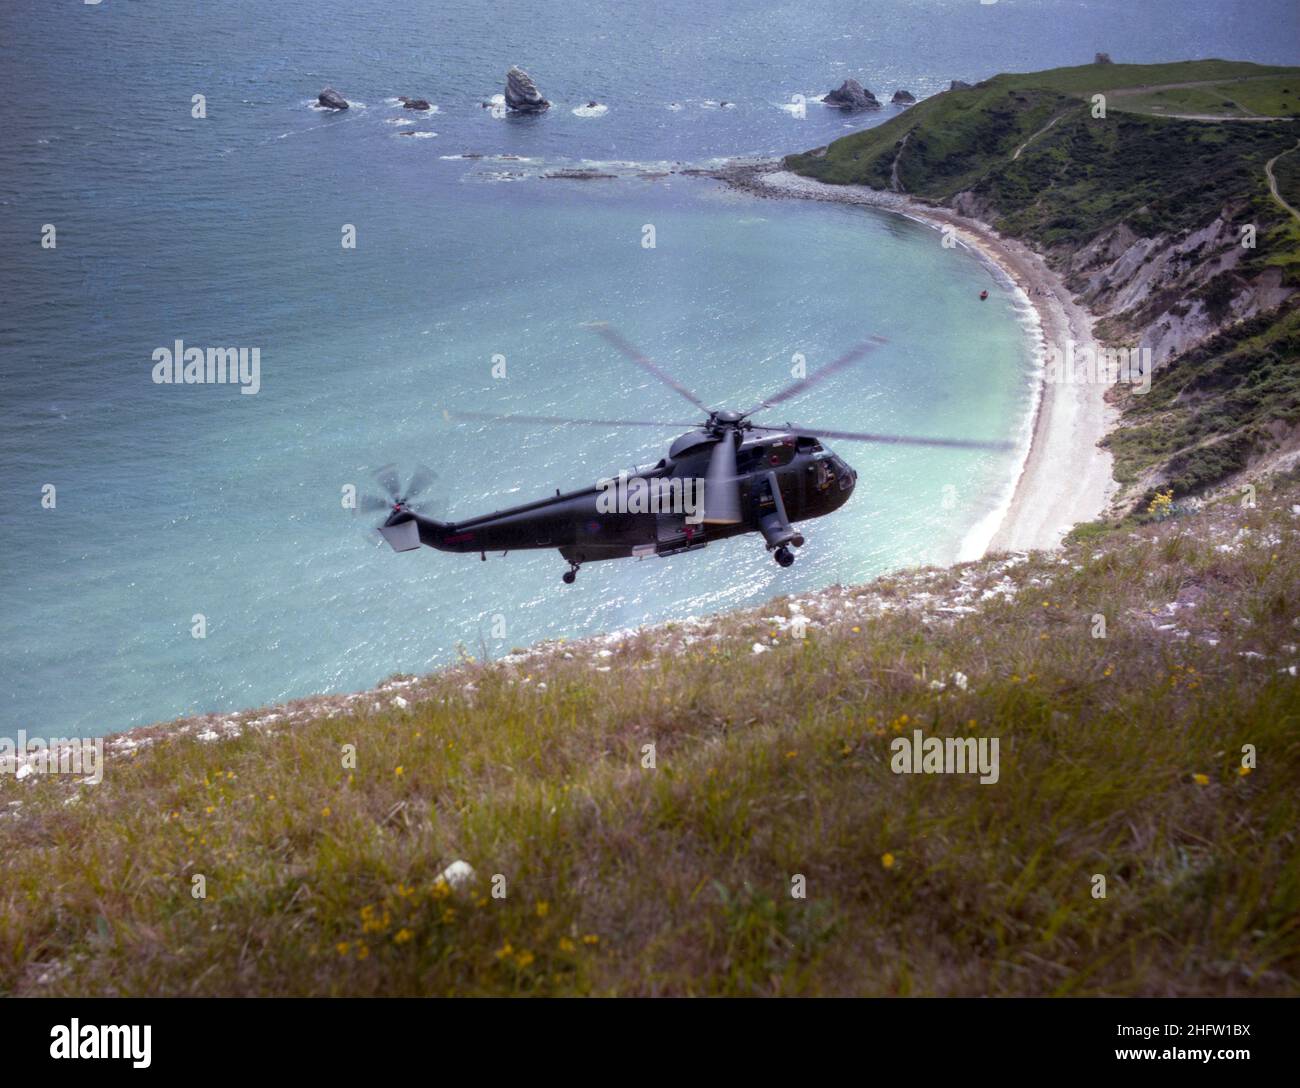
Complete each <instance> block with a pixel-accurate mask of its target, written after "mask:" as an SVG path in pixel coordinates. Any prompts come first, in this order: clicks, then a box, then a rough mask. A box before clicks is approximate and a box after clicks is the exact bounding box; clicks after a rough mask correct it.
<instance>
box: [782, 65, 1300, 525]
mask: <svg viewBox="0 0 1300 1088" xmlns="http://www.w3.org/2000/svg"><path fill="white" fill-rule="evenodd" d="M1096 93H1103V94H1105V95H1106V96H1107V98H1106V103H1107V112H1106V116H1105V117H1096V116H1094V115H1093V109H1092V103H1091V96H1092V95H1093V94H1096ZM1216 102H1217V103H1218V105H1217V106H1216V105H1215V103H1216ZM1297 103H1300V68H1267V67H1263V66H1259V65H1251V64H1240V63H1234V62H1229V61H1219V60H1212V61H1189V62H1183V63H1178V64H1162V65H1124V64H1092V65H1084V66H1079V67H1074V68H1060V69H1054V70H1052V71H1047V72H1035V73H1030V74H1026V75H1000V76H995V77H993V78H992V79H989V80H986V81H984V82H982V83H980V84H978V85H977V86H975V87H972V88H969V89H961V90H956V91H948V92H945V93H943V94H938V95H935V96H934V97H933V98H930V99H927V100H925V101H923V102H921V103H919V104H917V105H916V106H914V107H912V108H911V109H908V110H906V111H904V112H903V113H900V114H899V115H897V116H895V117H893V118H891V119H890V120H889V121H887V122H886V123H885V124H882V125H880V126H878V127H876V128H871V129H867V130H864V131H861V132H856V133H853V134H852V135H850V136H846V137H844V138H843V139H840V140H837V141H835V142H834V143H833V144H831V145H830V146H829V147H826V148H818V149H815V150H813V151H810V152H805V153H801V154H796V155H790V156H788V157H787V159H786V166H787V168H788V169H791V170H794V171H796V172H797V173H801V174H804V175H807V176H810V177H814V178H817V179H819V180H821V181H824V182H827V183H831V184H861V185H869V186H872V187H874V188H881V189H883V188H897V189H900V190H901V191H903V192H905V193H907V194H908V195H909V196H911V197H913V198H914V199H919V200H922V201H928V202H931V203H937V204H946V205H949V206H952V205H953V204H954V202H957V201H958V198H959V195H960V203H961V205H962V207H964V208H970V207H974V208H976V209H977V210H978V213H979V214H980V216H981V217H982V218H985V219H987V220H989V221H990V222H991V223H992V225H993V226H994V227H995V228H996V229H997V230H998V231H999V232H1001V233H1003V234H1005V235H1009V236H1011V237H1014V238H1019V239H1021V240H1023V241H1025V242H1026V243H1028V244H1030V245H1031V246H1033V247H1034V248H1036V249H1037V250H1038V251H1039V252H1041V253H1042V254H1043V255H1044V256H1045V257H1046V258H1047V260H1048V261H1049V262H1050V263H1052V264H1054V265H1055V266H1056V267H1058V268H1062V269H1068V268H1069V267H1070V258H1071V256H1072V255H1073V254H1075V253H1077V252H1079V251H1080V250H1082V249H1083V248H1084V247H1085V246H1087V245H1088V244H1089V243H1091V242H1093V241H1094V240H1096V239H1097V238H1099V237H1100V236H1102V235H1103V234H1105V233H1106V232H1108V231H1112V230H1114V229H1117V228H1121V227H1122V228H1123V229H1124V230H1126V231H1129V232H1131V235H1130V237H1131V236H1136V237H1137V238H1149V239H1154V240H1157V241H1159V240H1161V239H1178V238H1180V237H1182V236H1184V235H1187V234H1189V233H1191V232H1193V231H1197V230H1201V229H1208V228H1210V227H1211V226H1212V225H1213V224H1214V223H1215V222H1216V221H1221V222H1223V223H1229V224H1250V225H1253V226H1254V228H1255V230H1256V235H1257V237H1256V245H1255V247H1254V248H1253V249H1249V250H1245V251H1236V252H1233V253H1232V254H1231V258H1232V259H1228V255H1227V254H1226V252H1225V248H1226V247H1235V245H1236V242H1237V238H1236V234H1235V232H1233V237H1232V238H1231V239H1230V241H1229V242H1227V243H1225V242H1223V241H1220V242H1219V243H1218V245H1219V247H1220V248H1219V249H1217V250H1215V249H1206V247H1205V246H1204V245H1203V246H1201V247H1200V248H1199V249H1197V250H1195V251H1193V252H1191V253H1189V254H1187V255H1186V256H1185V257H1183V258H1180V260H1182V261H1183V262H1184V266H1185V267H1187V268H1192V267H1193V266H1197V265H1200V264H1203V266H1204V267H1203V274H1201V275H1200V276H1199V278H1198V279H1197V280H1196V281H1195V282H1194V283H1193V284H1192V285H1191V286H1189V287H1187V289H1186V293H1185V294H1184V295H1182V296H1181V297H1180V296H1176V295H1175V296H1172V297H1171V296H1170V295H1169V294H1168V292H1167V290H1166V291H1162V292H1156V293H1154V294H1153V295H1152V296H1151V297H1149V298H1146V299H1144V300H1143V302H1142V303H1141V304H1140V305H1137V306H1135V307H1134V308H1133V309H1132V310H1131V311H1130V312H1127V313H1123V314H1110V315H1108V316H1107V317H1106V318H1105V319H1104V320H1102V321H1100V322H1099V323H1098V326H1097V329H1098V332H1099V334H1100V335H1102V336H1104V337H1109V338H1111V339H1112V340H1113V341H1114V342H1116V343H1118V344H1121V345H1124V346H1130V345H1133V344H1136V343H1138V342H1139V341H1140V332H1141V330H1142V328H1143V327H1144V326H1145V325H1146V323H1148V322H1151V321H1160V320H1165V319H1166V317H1167V316H1168V315H1171V314H1172V315H1174V316H1175V317H1178V316H1182V315H1185V314H1186V313H1187V312H1188V311H1189V310H1190V308H1191V306H1192V304H1194V303H1197V304H1200V305H1201V306H1203V309H1204V312H1205V313H1206V314H1207V315H1208V317H1209V318H1210V319H1211V320H1213V321H1214V322H1216V323H1218V324H1222V323H1223V322H1224V321H1225V320H1228V319H1229V318H1230V315H1231V313H1232V312H1233V310H1232V305H1233V302H1234V300H1235V299H1237V298H1238V297H1239V296H1241V295H1242V294H1243V292H1247V291H1249V290H1250V289H1251V287H1252V283H1254V282H1255V281H1257V280H1259V279H1260V278H1261V277H1264V276H1266V275H1269V274H1272V275H1279V274H1280V285H1281V286H1283V287H1291V288H1300V215H1297V214H1293V213H1292V211H1291V210H1289V209H1288V208H1287V207H1286V206H1285V205H1284V203H1283V202H1286V203H1289V204H1290V206H1291V208H1292V209H1300V120H1297V119H1296V116H1295V115H1296V113H1297V110H1296V108H1295V107H1296V104H1297ZM1157 106H1159V107H1161V108H1162V109H1163V110H1164V111H1165V112H1173V110H1174V109H1175V107H1176V108H1178V109H1180V110H1181V109H1186V110H1188V111H1192V112H1194V113H1197V114H1200V113H1205V112H1209V111H1211V110H1212V109H1217V110H1219V111H1220V114H1221V115H1222V116H1224V117H1238V118H1241V117H1245V116H1247V114H1250V115H1251V116H1254V117H1255V120H1253V121H1249V120H1220V121H1214V120H1190V119H1177V118H1174V117H1169V116H1165V117H1161V116H1155V115H1154V113H1155V112H1156V107H1157ZM1135 111H1136V112H1135ZM1265 114H1267V115H1273V116H1276V117H1278V119H1276V120H1259V119H1258V118H1259V115H1265ZM1270 164H1271V169H1272V173H1273V177H1274V180H1275V182H1276V185H1277V190H1278V192H1277V196H1274V194H1273V193H1272V192H1271V190H1270V186H1269V169H1270ZM1134 272H1135V270H1134V269H1130V270H1129V273H1128V274H1129V275H1132V274H1134ZM1068 282H1070V284H1071V286H1076V281H1075V280H1073V279H1071V280H1069V281H1068ZM1079 282H1082V281H1079ZM1115 286H1122V284H1118V285H1117V284H1116V283H1115V282H1112V281H1111V280H1110V279H1109V278H1107V279H1106V280H1104V281H1103V282H1102V287H1103V288H1108V287H1115ZM1076 289H1079V288H1078V287H1077V286H1076ZM1292 301H1294V299H1293V300H1292ZM1298 357H1300V351H1298V350H1297V342H1296V336H1295V307H1294V306H1293V305H1291V304H1288V305H1287V306H1285V307H1283V308H1282V309H1281V310H1279V311H1275V312H1273V313H1272V314H1270V315H1267V316H1265V317H1263V318H1252V319H1251V321H1250V322H1248V324H1247V326H1246V327H1242V328H1236V329H1229V330H1226V331H1225V333H1224V335H1223V336H1221V337H1219V338H1217V339H1216V340H1215V341H1214V342H1213V343H1212V344H1209V345H1205V346H1204V347H1203V348H1200V349H1196V350H1194V351H1192V352H1189V353H1188V354H1187V355H1186V357H1184V358H1183V359H1178V360H1174V362H1173V365H1170V366H1167V367H1162V368H1161V369H1159V370H1157V372H1156V374H1155V378H1154V381H1153V387H1152V394H1151V395H1150V396H1148V397H1142V396H1127V397H1124V396H1123V395H1122V392H1121V399H1122V403H1123V406H1124V414H1123V417H1122V420H1121V425H1120V428H1119V429H1118V430H1117V431H1116V432H1115V434H1113V435H1112V436H1111V439H1110V445H1111V447H1112V449H1113V450H1114V452H1115V454H1116V459H1117V460H1116V473H1117V478H1118V479H1119V480H1120V481H1121V482H1123V483H1125V484H1132V485H1140V484H1141V482H1142V481H1143V480H1154V481H1155V482H1154V483H1152V484H1151V485H1150V486H1145V487H1143V486H1138V487H1137V490H1136V492H1134V493H1133V494H1132V495H1130V497H1129V500H1126V501H1131V500H1132V499H1136V500H1137V501H1138V502H1140V503H1141V504H1145V503H1146V502H1147V501H1149V499H1150V497H1151V494H1152V493H1153V491H1154V490H1155V489H1157V488H1161V487H1172V488H1173V490H1174V493H1175V494H1176V495H1186V494H1193V493H1197V492H1200V491H1204V490H1205V489H1207V488H1210V487H1212V486H1214V485H1215V484H1218V483H1221V482H1222V481H1224V480H1226V479H1228V478H1229V477H1230V476H1232V475H1233V474H1234V473H1237V472H1240V471H1241V470H1243V469H1246V468H1248V467H1249V466H1250V465H1251V464H1252V463H1253V461H1254V459H1256V458H1258V457H1260V456H1262V455H1264V454H1266V453H1267V452H1269V450H1270V449H1272V448H1274V447H1275V446H1276V445H1277V444H1278V442H1280V441H1285V440H1286V433H1285V429H1286V428H1289V427H1293V426H1295V425H1296V423H1297V422H1300V420H1298V419H1297V413H1296V391H1295V379H1294V373H1295V371H1296V362H1297V358H1298Z"/></svg>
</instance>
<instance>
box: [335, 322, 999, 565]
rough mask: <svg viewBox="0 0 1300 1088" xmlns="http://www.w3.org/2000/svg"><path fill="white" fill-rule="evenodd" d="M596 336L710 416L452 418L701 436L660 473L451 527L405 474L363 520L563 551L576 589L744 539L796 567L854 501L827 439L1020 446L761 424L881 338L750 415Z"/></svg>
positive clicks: (384, 476)
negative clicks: (605, 572)
mask: <svg viewBox="0 0 1300 1088" xmlns="http://www.w3.org/2000/svg"><path fill="white" fill-rule="evenodd" d="M595 328H596V330H597V331H598V332H599V333H600V334H601V335H602V336H603V337H604V338H605V339H606V340H607V341H609V342H610V343H611V344H612V345H613V346H614V347H615V348H617V349H618V350H619V351H620V352H621V353H622V354H623V355H625V356H626V357H627V358H628V359H630V360H631V361H632V362H633V363H635V364H636V365H637V366H639V367H641V369H642V370H644V371H646V372H647V373H649V374H651V375H652V376H654V377H655V378H657V379H658V380H659V381H661V382H663V383H664V384H665V385H667V386H668V387H669V388H670V389H673V390H675V391H676V392H677V393H679V394H681V396H683V397H684V398H686V400H688V401H690V402H691V404H693V405H695V406H696V407H697V408H699V409H700V410H701V411H703V412H704V413H706V416H707V418H706V419H705V420H704V422H702V423H698V424H692V423H659V422H650V421H646V420H631V419H568V418H564V417H560V416H528V415H508V416H492V415H486V414H480V413H474V412H457V413H447V415H448V418H452V419H462V420H470V419H473V420H485V419H486V420H491V421H494V422H505V423H548V424H565V425H568V424H592V425H596V426H602V427H608V426H628V427H686V428H691V429H690V430H688V431H687V433H685V434H683V435H682V436H681V437H679V438H678V439H677V440H676V441H674V442H673V444H672V445H671V446H670V447H669V449H668V455H667V456H666V457H663V458H661V459H660V460H659V461H658V462H657V463H656V464H654V465H650V466H647V467H643V468H638V469H635V470H633V471H632V472H631V473H628V472H623V473H620V475H619V476H618V477H617V478H610V479H607V480H602V481H600V482H599V483H597V484H596V485H595V486H594V487H589V488H584V489H582V490H580V491H569V492H565V493H561V492H560V491H558V490H557V491H556V493H555V494H554V495H553V496H548V497H547V498H544V499H538V500H537V501H536V502H530V503H524V504H523V505H521V506H512V507H510V508H508V509H506V510H498V511H496V512H495V513H492V514H484V515H482V516H480V517H474V518H469V519H467V520H465V521H458V522H454V523H447V522H441V521H436V520H434V519H433V518H430V517H426V516H424V515H423V514H421V513H420V512H419V511H418V510H417V509H416V508H415V507H414V506H413V505H412V502H413V500H414V499H415V498H416V497H417V496H418V495H420V494H421V493H422V492H424V491H426V490H427V489H428V487H429V486H430V485H431V484H432V483H433V481H434V475H433V473H431V472H430V471H429V470H428V469H424V468H421V469H419V470H417V472H416V473H415V475H414V476H413V477H412V478H411V481H410V483H409V484H408V485H407V487H406V489H405V490H403V489H402V488H401V484H400V480H399V478H398V475H397V471H396V469H395V467H394V466H392V465H388V466H385V467H384V468H382V469H380V470H379V471H378V472H377V473H376V478H377V479H378V481H379V483H380V484H381V486H382V487H383V488H384V490H385V491H386V492H387V493H388V497H387V498H386V499H384V498H378V497H374V496H370V497H366V498H363V499H362V500H361V503H360V509H362V510H383V511H386V512H387V514H388V516H387V518H386V519H385V520H384V522H383V524H382V525H380V526H378V530H379V532H380V534H381V535H382V536H383V538H384V539H385V540H386V541H387V542H388V543H389V544H390V545H391V546H392V548H393V549H394V550H395V551H399V552H404V551H412V550H414V549H416V548H418V547H420V545H422V544H423V545H426V546H427V547H430V548H436V549H438V550H439V551H444V552H478V553H479V554H480V556H481V557H482V558H483V559H486V558H487V553H488V552H501V553H502V554H503V555H504V554H505V553H507V552H511V551H516V550H521V549H530V548H556V549H558V550H559V552H560V555H561V556H563V557H564V559H566V560H567V561H568V563H569V569H568V570H567V571H565V572H564V575H563V578H564V581H565V582H566V583H572V582H573V581H574V579H575V578H576V577H577V573H578V568H579V567H580V566H581V565H582V564H583V563H592V562H595V561H596V560H599V559H626V558H630V557H633V556H636V557H642V556H649V555H660V556H668V555H677V554H678V553H679V552H688V551H696V550H698V549H700V548H703V547H706V546H707V545H708V544H709V543H710V542H711V541H715V540H725V539H726V538H727V537H732V536H739V535H741V534H742V533H761V534H762V536H763V540H764V542H765V543H766V545H767V550H768V551H770V552H772V553H773V555H774V558H775V559H776V561H777V563H779V564H780V565H781V566H783V567H788V566H790V565H791V564H793V563H794V553H793V552H792V551H791V550H790V549H791V548H792V547H793V548H799V547H802V546H803V543H804V537H803V534H802V533H801V532H799V531H798V530H797V529H795V528H794V526H795V524H796V523H798V522H801V521H807V520H809V519H810V518H817V517H822V516H824V515H826V514H829V513H831V512H832V511H834V510H838V509H839V508H840V507H841V506H843V505H844V504H845V503H846V502H848V500H849V496H851V495H852V494H853V488H854V485H855V484H856V482H857V478H858V474H857V472H856V471H855V470H854V469H852V468H850V467H849V465H848V464H846V463H845V461H844V460H843V459H842V458H841V457H839V456H838V455H837V454H836V453H834V452H833V451H831V450H830V449H829V448H827V446H826V445H825V442H824V440H825V439H836V440H846V441H851V442H877V443H892V444H906V445H913V446H943V447H948V448H953V449H991V450H1000V449H1007V448H1009V446H1010V443H1006V442H980V441H972V440H967V439H958V438H916V437H910V436H906V435H885V434H864V433H859V432H854V431H828V430H822V429H820V428H807V427H795V426H793V425H791V424H786V425H785V426H783V427H776V426H770V425H766V424H759V423H754V422H752V421H751V419H750V417H751V416H752V415H754V414H755V413H756V412H759V411H762V410H763V409H766V408H772V407H774V406H776V405H778V404H781V403H783V402H784V401H787V400H790V399H791V398H792V397H795V396H797V395H798V394H800V393H803V392H805V391H806V390H808V389H809V388H811V387H812V386H813V385H816V384H818V383H819V382H822V381H824V380H825V379H826V378H828V377H830V376H831V375H832V374H835V373H838V372H839V371H841V370H843V369H845V368H846V367H849V366H851V365H853V364H854V363H856V362H857V361H858V360H859V359H861V358H862V357H863V356H864V355H866V354H867V353H868V352H869V351H871V350H872V349H873V348H875V347H877V346H879V345H881V344H884V343H886V341H885V340H884V338H882V337H878V336H874V337H872V338H870V339H869V340H867V341H866V342H864V343H862V344H859V345H858V346H857V347H855V348H853V349H852V350H851V351H848V352H846V353H845V354H844V355H842V356H840V357H839V358H838V359H836V360H835V361H834V362H832V363H828V364H827V365H826V366H824V367H822V368H821V369H820V370H817V371H815V372H813V373H812V374H809V375H807V376H806V377H804V378H801V379H800V380H799V381H797V382H795V383H794V384H793V385H790V386H788V387H786V388H785V389H782V390H781V391H780V392H778V393H776V394H774V395H772V396H770V397H767V398H766V399H765V400H763V401H761V402H760V403H758V404H757V405H755V406H754V407H753V408H751V409H749V410H748V411H746V412H736V411H732V410H729V409H710V408H709V407H707V406H706V405H705V404H704V403H703V402H702V401H701V400H700V399H699V398H698V397H697V396H696V395H695V394H694V393H692V392H691V391H690V390H689V389H687V388H685V387H684V386H683V385H681V384H680V383H679V382H677V381H676V380H675V379H674V378H673V377H672V376H671V375H669V374H667V373H666V372H664V371H663V370H662V369H661V368H660V367H659V366H657V365H656V364H655V363H653V362H652V361H651V360H650V359H648V358H646V357H645V356H644V355H642V354H641V353H640V352H639V351H637V349H636V348H634V347H632V345H630V344H629V343H628V342H627V341H626V340H624V339H623V338H622V337H621V336H620V335H619V334H618V333H616V332H615V331H614V330H612V329H610V328H609V327H607V326H605V325H597V326H595Z"/></svg>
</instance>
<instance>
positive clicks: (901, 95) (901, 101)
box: [889, 90, 916, 106]
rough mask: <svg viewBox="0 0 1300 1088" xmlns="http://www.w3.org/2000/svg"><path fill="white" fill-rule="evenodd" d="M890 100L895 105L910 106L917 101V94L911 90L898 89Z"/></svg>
mask: <svg viewBox="0 0 1300 1088" xmlns="http://www.w3.org/2000/svg"><path fill="white" fill-rule="evenodd" d="M889 101H891V102H892V103H893V104H894V105H895V106H910V105H911V104H912V103H913V102H915V101H916V95H914V94H913V93H912V92H911V91H903V90H898V91H895V92H894V97H893V98H891V99H890V100H889Z"/></svg>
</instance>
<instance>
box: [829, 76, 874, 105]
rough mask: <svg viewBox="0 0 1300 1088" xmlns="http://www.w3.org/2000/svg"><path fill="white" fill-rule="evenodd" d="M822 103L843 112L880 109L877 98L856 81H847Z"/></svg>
mask: <svg viewBox="0 0 1300 1088" xmlns="http://www.w3.org/2000/svg"><path fill="white" fill-rule="evenodd" d="M822 101H823V102H824V103H825V104H826V105H828V106H836V107H838V108H839V109H842V110H878V109H880V102H879V101H878V100H877V99H876V96H875V95H874V94H872V93H871V92H870V91H868V90H867V89H866V88H865V87H863V86H862V84H861V83H859V82H858V81H857V80H856V79H846V80H845V81H844V82H843V83H841V84H840V85H839V87H837V88H836V89H835V90H833V91H831V92H830V93H829V94H828V95H827V96H826V97H825V98H824V99H822Z"/></svg>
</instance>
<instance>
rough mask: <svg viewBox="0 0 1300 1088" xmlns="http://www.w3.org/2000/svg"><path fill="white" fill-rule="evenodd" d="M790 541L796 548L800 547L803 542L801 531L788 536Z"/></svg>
mask: <svg viewBox="0 0 1300 1088" xmlns="http://www.w3.org/2000/svg"><path fill="white" fill-rule="evenodd" d="M790 543H791V544H793V545H794V546H795V547H796V548H802V547H803V544H804V540H803V533H795V535H794V536H792V537H791V538H790Z"/></svg>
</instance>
